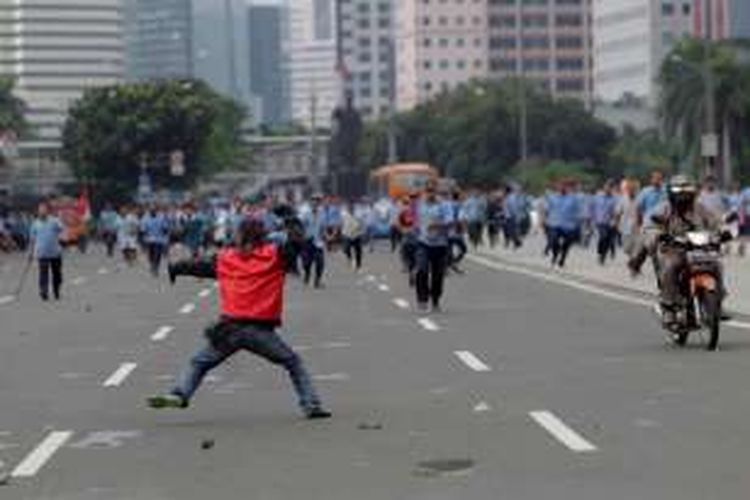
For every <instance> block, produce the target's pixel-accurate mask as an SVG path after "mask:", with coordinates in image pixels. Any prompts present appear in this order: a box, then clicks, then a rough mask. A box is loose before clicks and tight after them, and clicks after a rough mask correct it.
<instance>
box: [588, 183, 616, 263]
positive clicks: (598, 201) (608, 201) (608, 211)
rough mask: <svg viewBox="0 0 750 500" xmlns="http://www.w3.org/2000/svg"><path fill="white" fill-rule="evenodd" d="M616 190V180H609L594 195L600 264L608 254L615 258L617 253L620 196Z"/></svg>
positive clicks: (597, 249) (593, 205) (593, 214)
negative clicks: (616, 194) (618, 196)
mask: <svg viewBox="0 0 750 500" xmlns="http://www.w3.org/2000/svg"><path fill="white" fill-rule="evenodd" d="M614 191H615V183H614V181H612V180H609V181H607V182H606V183H605V184H604V187H603V188H602V190H601V191H600V192H599V193H597V194H596V196H594V201H593V204H592V216H593V222H594V225H595V226H596V231H597V233H598V235H599V241H598V242H597V247H596V251H597V254H598V256H599V263H600V264H604V263H605V262H606V260H607V256H608V255H611V256H612V257H613V258H614V255H615V243H616V240H617V229H616V225H617V216H616V215H617V205H618V198H617V196H615V192H614Z"/></svg>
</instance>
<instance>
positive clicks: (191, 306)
mask: <svg viewBox="0 0 750 500" xmlns="http://www.w3.org/2000/svg"><path fill="white" fill-rule="evenodd" d="M193 311H195V304H185V305H184V306H182V307H181V308H180V314H190V313H192V312H193Z"/></svg>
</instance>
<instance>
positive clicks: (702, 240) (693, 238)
mask: <svg viewBox="0 0 750 500" xmlns="http://www.w3.org/2000/svg"><path fill="white" fill-rule="evenodd" d="M687 239H688V241H689V242H690V243H691V244H693V245H695V246H697V247H702V246H706V245H708V244H709V243H711V235H710V234H708V233H706V232H704V231H701V232H691V233H688V234H687Z"/></svg>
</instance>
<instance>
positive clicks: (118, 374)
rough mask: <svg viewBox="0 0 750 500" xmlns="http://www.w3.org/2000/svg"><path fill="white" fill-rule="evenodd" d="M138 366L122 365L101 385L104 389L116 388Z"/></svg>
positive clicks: (132, 364) (134, 364) (133, 364)
mask: <svg viewBox="0 0 750 500" xmlns="http://www.w3.org/2000/svg"><path fill="white" fill-rule="evenodd" d="M136 366H138V365H137V364H136V363H123V364H121V365H120V367H119V368H118V369H117V370H115V372H114V373H113V374H112V375H110V376H109V378H108V379H107V380H105V381H104V384H102V385H103V386H104V387H117V386H119V385H120V384H122V383H123V382H125V379H126V378H128V375H130V374H131V373H133V370H135V367H136Z"/></svg>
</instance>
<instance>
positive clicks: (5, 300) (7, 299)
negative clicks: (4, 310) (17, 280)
mask: <svg viewBox="0 0 750 500" xmlns="http://www.w3.org/2000/svg"><path fill="white" fill-rule="evenodd" d="M14 300H16V298H15V297H14V296H13V295H4V296H2V297H0V306H4V305H5V304H10V303H11V302H13V301H14Z"/></svg>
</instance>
